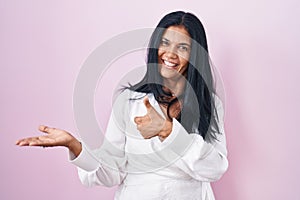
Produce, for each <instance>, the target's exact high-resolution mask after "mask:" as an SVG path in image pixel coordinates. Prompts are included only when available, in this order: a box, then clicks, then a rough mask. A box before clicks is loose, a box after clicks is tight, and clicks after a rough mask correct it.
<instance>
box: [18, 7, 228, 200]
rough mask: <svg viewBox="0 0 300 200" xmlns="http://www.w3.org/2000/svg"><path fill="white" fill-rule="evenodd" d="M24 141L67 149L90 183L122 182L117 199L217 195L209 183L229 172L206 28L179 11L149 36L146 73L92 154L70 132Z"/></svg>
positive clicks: (124, 97)
mask: <svg viewBox="0 0 300 200" xmlns="http://www.w3.org/2000/svg"><path fill="white" fill-rule="evenodd" d="M39 130H40V131H42V132H45V133H47V135H44V136H39V137H31V138H25V139H21V140H19V141H17V145H19V146H28V145H29V146H44V147H49V146H65V147H67V148H68V149H69V152H70V162H72V163H73V164H75V165H76V166H77V167H78V173H79V177H80V179H81V181H82V183H83V184H85V185H88V186H92V185H105V186H113V185H119V188H118V190H117V192H116V195H115V199H120V200H127V199H128V200H129V199H130V200H134V199H181V200H183V199H186V200H191V199H195V200H200V199H202V200H211V199H214V196H213V192H212V189H211V186H210V182H212V181H216V180H218V179H219V178H220V177H221V176H222V174H223V173H224V172H225V171H226V170H227V167H228V161H227V158H226V156H227V151H226V142H225V135H224V127H223V108H222V103H221V101H220V100H219V98H218V97H217V96H216V92H215V89H214V84H213V77H212V72H211V67H210V64H209V56H208V48H207V41H206V36H205V31H204V28H203V25H202V24H201V22H200V21H199V19H198V18H197V17H196V16H194V15H193V14H190V13H185V12H181V11H178V12H173V13H170V14H168V15H166V16H165V17H163V18H162V20H161V21H160V22H159V24H158V26H157V27H156V29H155V31H154V32H153V34H152V37H151V39H150V43H149V48H148V57H147V72H146V74H145V76H144V78H143V79H142V80H141V81H140V82H139V83H137V84H135V85H133V86H128V87H126V88H124V90H123V92H122V93H121V94H120V95H119V96H118V98H117V100H116V101H115V104H114V107H113V111H112V114H111V117H110V120H109V123H108V127H107V130H106V138H105V141H104V142H103V144H102V146H101V148H99V149H97V150H94V151H91V150H89V149H88V147H87V146H86V145H85V144H84V143H81V142H79V140H77V139H76V138H75V137H74V136H72V135H71V134H70V133H68V132H66V131H64V130H60V129H55V128H49V127H46V126H40V127H39Z"/></svg>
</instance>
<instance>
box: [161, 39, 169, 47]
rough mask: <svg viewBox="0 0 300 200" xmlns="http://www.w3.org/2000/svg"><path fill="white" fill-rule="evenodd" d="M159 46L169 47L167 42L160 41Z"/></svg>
mask: <svg viewBox="0 0 300 200" xmlns="http://www.w3.org/2000/svg"><path fill="white" fill-rule="evenodd" d="M160 45H162V46H168V45H169V41H167V40H162V41H161V42H160Z"/></svg>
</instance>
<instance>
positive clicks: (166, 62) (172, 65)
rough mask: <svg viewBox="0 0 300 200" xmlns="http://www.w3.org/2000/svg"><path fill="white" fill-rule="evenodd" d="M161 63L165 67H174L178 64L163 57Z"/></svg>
mask: <svg viewBox="0 0 300 200" xmlns="http://www.w3.org/2000/svg"><path fill="white" fill-rule="evenodd" d="M162 61H163V63H164V64H165V66H166V67H169V68H175V67H177V66H178V64H176V63H172V62H169V61H166V60H164V59H162Z"/></svg>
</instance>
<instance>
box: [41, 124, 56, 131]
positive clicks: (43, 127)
mask: <svg viewBox="0 0 300 200" xmlns="http://www.w3.org/2000/svg"><path fill="white" fill-rule="evenodd" d="M39 130H40V131H41V132H44V133H51V132H52V131H54V130H55V128H50V127H48V126H44V125H40V126H39Z"/></svg>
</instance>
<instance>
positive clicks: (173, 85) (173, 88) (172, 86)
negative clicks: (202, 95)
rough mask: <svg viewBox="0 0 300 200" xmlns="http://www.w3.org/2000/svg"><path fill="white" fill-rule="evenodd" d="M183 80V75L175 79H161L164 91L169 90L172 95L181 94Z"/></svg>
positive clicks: (183, 85)
mask: <svg viewBox="0 0 300 200" xmlns="http://www.w3.org/2000/svg"><path fill="white" fill-rule="evenodd" d="M185 82H186V79H185V77H183V76H182V77H180V78H179V79H176V80H172V79H164V81H163V83H164V87H165V89H166V91H170V92H171V93H172V95H173V96H177V97H178V96H179V95H181V94H182V92H183V90H184V87H185Z"/></svg>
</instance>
